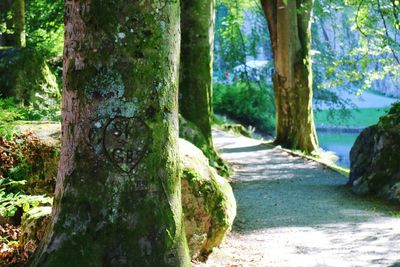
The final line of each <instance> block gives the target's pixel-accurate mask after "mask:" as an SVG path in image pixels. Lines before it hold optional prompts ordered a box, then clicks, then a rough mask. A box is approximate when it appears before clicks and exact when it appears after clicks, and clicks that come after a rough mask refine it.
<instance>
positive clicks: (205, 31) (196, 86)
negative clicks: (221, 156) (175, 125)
mask: <svg viewBox="0 0 400 267" xmlns="http://www.w3.org/2000/svg"><path fill="white" fill-rule="evenodd" d="M181 5H182V6H181V14H182V16H181V31H182V41H181V71H180V84H179V109H180V112H181V114H182V116H183V117H184V118H185V119H187V120H189V121H190V122H192V123H194V124H195V125H196V126H197V127H199V129H200V130H201V132H202V133H203V135H204V136H205V137H206V138H207V141H208V143H209V146H210V147H211V148H213V143H212V137H211V116H212V65H213V49H214V17H215V2H214V0H182V1H181Z"/></svg>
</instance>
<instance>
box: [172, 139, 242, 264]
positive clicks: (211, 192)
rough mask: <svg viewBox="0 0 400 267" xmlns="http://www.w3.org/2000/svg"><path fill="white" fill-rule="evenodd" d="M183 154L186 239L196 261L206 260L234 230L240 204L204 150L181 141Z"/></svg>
mask: <svg viewBox="0 0 400 267" xmlns="http://www.w3.org/2000/svg"><path fill="white" fill-rule="evenodd" d="M179 153H180V162H181V169H182V206H183V212H184V218H185V220H184V221H185V231H186V238H187V241H188V244H189V249H190V253H191V257H192V259H197V260H203V261H204V260H205V259H207V256H208V255H209V254H210V253H211V252H212V250H213V248H214V247H216V246H218V245H220V244H221V242H222V240H223V238H224V236H225V234H226V233H227V232H228V231H229V230H230V229H231V227H232V223H233V220H234V218H235V216H236V202H235V198H234V195H233V192H232V188H231V186H230V185H229V183H228V182H227V181H226V179H224V178H222V177H221V176H219V175H218V174H217V172H216V171H215V169H214V168H212V167H210V166H209V164H208V159H207V158H206V157H205V156H204V154H203V153H202V151H201V150H200V149H198V148H197V147H196V146H194V145H193V144H191V143H189V142H188V141H186V140H183V139H180V140H179Z"/></svg>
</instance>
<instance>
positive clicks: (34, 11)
mask: <svg viewBox="0 0 400 267" xmlns="http://www.w3.org/2000/svg"><path fill="white" fill-rule="evenodd" d="M63 16H64V1H62V0H26V16H25V17H26V32H27V43H28V46H33V47H35V49H36V50H38V51H40V52H41V54H42V55H43V56H45V57H46V58H54V57H56V58H59V60H60V59H61V57H62V50H63V42H64V23H63Z"/></svg>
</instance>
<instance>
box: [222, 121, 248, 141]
mask: <svg viewBox="0 0 400 267" xmlns="http://www.w3.org/2000/svg"><path fill="white" fill-rule="evenodd" d="M218 127H219V128H220V129H221V130H223V131H229V132H233V133H235V134H240V135H243V136H246V137H250V138H251V137H252V135H251V132H250V131H249V130H247V129H246V128H245V127H244V126H243V125H241V124H222V125H219V126H218Z"/></svg>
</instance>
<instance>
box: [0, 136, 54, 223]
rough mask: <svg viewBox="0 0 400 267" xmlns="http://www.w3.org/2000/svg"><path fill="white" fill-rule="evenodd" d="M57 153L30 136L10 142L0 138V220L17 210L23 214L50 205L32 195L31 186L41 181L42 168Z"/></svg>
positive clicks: (38, 196) (37, 196) (43, 199)
mask: <svg viewBox="0 0 400 267" xmlns="http://www.w3.org/2000/svg"><path fill="white" fill-rule="evenodd" d="M57 154H58V150H56V149H55V148H54V147H51V146H49V145H46V144H44V143H42V142H41V141H40V140H39V139H38V138H37V137H36V136H34V135H33V134H32V133H26V134H19V135H14V136H13V139H12V140H9V141H7V140H4V139H2V138H0V158H1V163H2V164H1V165H0V216H2V217H13V216H15V215H16V214H15V213H16V211H17V210H18V208H21V209H22V211H23V212H27V211H29V210H30V209H31V208H34V207H37V206H41V205H49V204H51V201H52V199H51V198H50V197H48V196H46V195H29V194H28V193H33V194H35V192H34V188H33V186H32V185H33V184H34V183H36V182H37V181H36V180H40V179H42V178H43V176H44V174H42V173H40V170H43V169H44V168H43V164H44V162H45V160H46V159H48V158H54V157H56V156H57Z"/></svg>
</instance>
